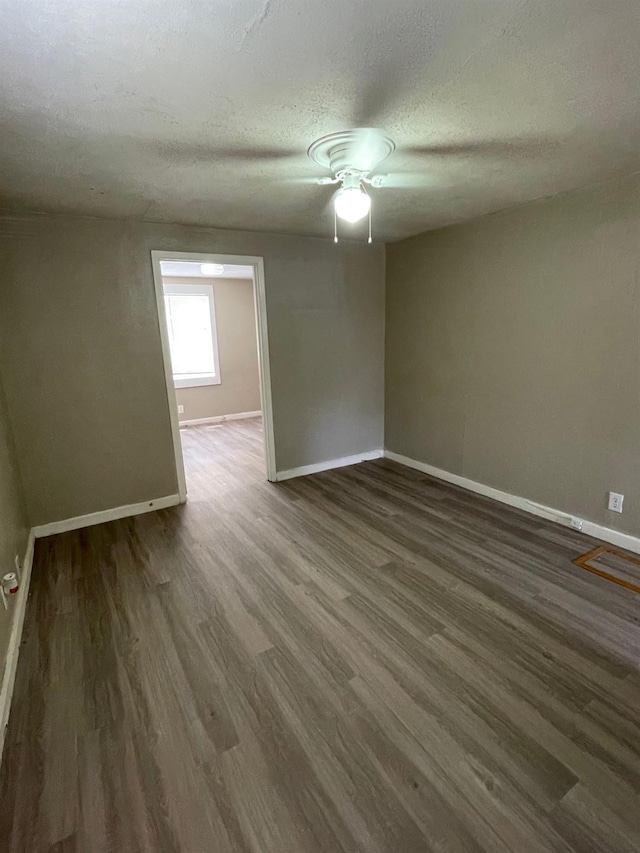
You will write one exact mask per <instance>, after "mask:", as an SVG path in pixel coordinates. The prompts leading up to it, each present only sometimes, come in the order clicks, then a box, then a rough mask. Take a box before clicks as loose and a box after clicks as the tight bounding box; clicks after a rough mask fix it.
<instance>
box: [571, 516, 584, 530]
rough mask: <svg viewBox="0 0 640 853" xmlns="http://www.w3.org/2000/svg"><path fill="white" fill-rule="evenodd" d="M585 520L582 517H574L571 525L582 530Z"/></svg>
mask: <svg viewBox="0 0 640 853" xmlns="http://www.w3.org/2000/svg"><path fill="white" fill-rule="evenodd" d="M583 524H584V522H583V521H582V519H581V518H572V519H571V521H570V522H569V526H570V527H573V529H574V530H582V525H583Z"/></svg>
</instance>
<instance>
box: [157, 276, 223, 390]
mask: <svg viewBox="0 0 640 853" xmlns="http://www.w3.org/2000/svg"><path fill="white" fill-rule="evenodd" d="M162 293H163V296H175V295H177V296H180V295H182V294H185V293H195V294H198V295H202V296H206V297H207V298H208V300H209V310H210V311H211V343H212V345H213V371H214V372H213V373H185V374H182V375H177V376H176V374H174V373H173V367H172V371H171V375H172V376H173V386H174V388H197V387H199V386H201V385H220V384H221V383H222V377H221V376H220V357H219V354H218V327H217V325H216V303H215V294H214V292H213V284H208V283H207V284H193V283H191V282H189V284H187V283H185V284H165V283H164V281H163V282H162Z"/></svg>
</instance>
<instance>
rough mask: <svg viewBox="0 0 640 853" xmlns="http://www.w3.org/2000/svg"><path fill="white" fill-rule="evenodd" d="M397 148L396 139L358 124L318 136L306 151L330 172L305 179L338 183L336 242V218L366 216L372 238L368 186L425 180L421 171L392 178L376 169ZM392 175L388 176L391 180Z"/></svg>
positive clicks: (323, 183)
mask: <svg viewBox="0 0 640 853" xmlns="http://www.w3.org/2000/svg"><path fill="white" fill-rule="evenodd" d="M395 149H396V145H395V142H394V141H393V140H392V139H390V137H388V136H387V135H386V134H385V133H384V132H383V131H382V130H379V129H378V128H374V127H360V128H354V129H353V130H342V131H338V132H337V133H330V134H327V135H326V136H322V137H320V139H316V141H315V142H313V143H312V144H311V145H310V146H309V149H308V151H307V154H308V156H309V157H310V158H311V160H313V162H314V163H317V164H318V165H319V166H321V167H322V168H324V169H328V170H329V171H330V172H331V176H325V177H321V178H309V179H307V180H306V181H305V182H308V183H315V184H318V185H320V186H326V185H328V184H336V185H339V189H338V191H337V192H336V194H335V195H334V197H333V213H334V235H333V239H334V241H335V242H336V243H337V242H338V219H342V220H344V221H345V222H350V223H353V222H359V221H360V220H361V219H364V217H365V216H368V217H369V237H368V242H369V243H371V242H372V238H371V196H370V194H369V192H368V189H367V187H373V188H374V189H378V188H380V187H384V186H385V185H392V184H395V185H397V186H402V185H404V186H419V185H420V184H421V183H424V176H423V175H415V176H412V175H406V174H404V175H402V176H398V177H399V178H400V177H401V178H402V181H393V178H392V176H389V175H384V174H380V173H377V172H376V170H377V168H378V167H379V166H380V164H381V163H382V162H383V161H384V160H386V159H387V157H388V156H389V155H390V154H392V153H393V152H394V151H395ZM390 177H391V180H390Z"/></svg>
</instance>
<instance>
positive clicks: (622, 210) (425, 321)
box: [385, 176, 640, 535]
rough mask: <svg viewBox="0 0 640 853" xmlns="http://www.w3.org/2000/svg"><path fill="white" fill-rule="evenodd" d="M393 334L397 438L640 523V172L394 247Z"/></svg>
mask: <svg viewBox="0 0 640 853" xmlns="http://www.w3.org/2000/svg"><path fill="white" fill-rule="evenodd" d="M386 335H387V339H386V433H385V443H386V446H387V448H388V449H390V450H393V451H395V452H397V453H401V454H404V455H406V456H409V457H412V458H414V459H418V460H421V461H423V462H427V463H430V464H432V465H435V466H438V467H440V468H443V469H445V470H447V471H450V472H453V473H456V474H460V475H463V476H465V477H469V478H471V479H473V480H476V481H478V482H481V483H484V484H487V485H490V486H494V487H496V488H499V489H503V490H505V491H507V492H511V493H514V494H517V495H521V496H524V497H527V498H529V499H531V500H534V501H537V502H540V503H544V504H547V505H549V506H552V507H555V508H557V509H561V510H564V511H566V512H569V513H575V514H577V515H579V516H581V517H584V518H587V519H590V520H593V521H596V522H598V523H601V524H606V525H607V526H610V527H613V528H615V529H618V530H623V531H627V532H629V533H634V534H636V535H637V534H640V177H638V176H636V177H634V178H631V179H628V178H627V179H625V180H621V181H616V182H612V183H609V184H606V185H602V186H599V187H596V188H591V189H588V190H581V191H577V192H573V193H570V194H566V195H562V196H556V197H554V198H552V199H548V200H546V201H543V202H540V203H536V204H532V205H528V206H526V207H522V208H519V209H515V210H510V211H505V212H503V213H500V214H496V215H494V216H489V217H484V218H482V219H477V220H475V221H473V222H469V223H467V224H464V225H458V226H454V227H451V228H446V229H443V230H440V231H433V232H430V233H427V234H424V235H421V236H419V237H415V238H412V239H410V240H405V241H402V242H399V243H395V244H392V245H390V246H388V247H387V332H386ZM609 490H613V491H619V492H622V493H623V494H624V495H625V504H624V514H623V515H617V514H615V513H611V512H609V511H608V510H607V508H606V497H607V492H608V491H609Z"/></svg>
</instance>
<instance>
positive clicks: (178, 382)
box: [173, 373, 222, 388]
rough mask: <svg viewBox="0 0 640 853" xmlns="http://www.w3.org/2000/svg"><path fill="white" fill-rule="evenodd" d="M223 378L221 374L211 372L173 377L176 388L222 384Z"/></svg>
mask: <svg viewBox="0 0 640 853" xmlns="http://www.w3.org/2000/svg"><path fill="white" fill-rule="evenodd" d="M221 381H222V380H221V379H220V377H219V376H214V375H213V374H212V373H210V374H194V375H192V376H181V377H180V378H177V377H176V376H174V377H173V385H174V388H196V387H199V386H201V385H220V384H221Z"/></svg>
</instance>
